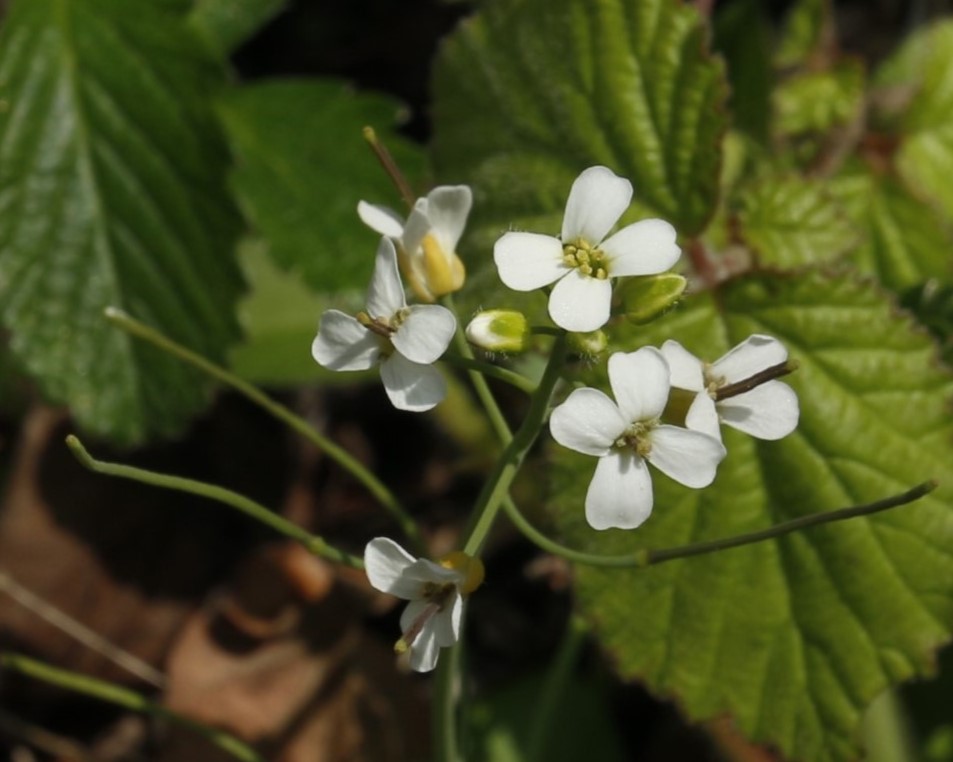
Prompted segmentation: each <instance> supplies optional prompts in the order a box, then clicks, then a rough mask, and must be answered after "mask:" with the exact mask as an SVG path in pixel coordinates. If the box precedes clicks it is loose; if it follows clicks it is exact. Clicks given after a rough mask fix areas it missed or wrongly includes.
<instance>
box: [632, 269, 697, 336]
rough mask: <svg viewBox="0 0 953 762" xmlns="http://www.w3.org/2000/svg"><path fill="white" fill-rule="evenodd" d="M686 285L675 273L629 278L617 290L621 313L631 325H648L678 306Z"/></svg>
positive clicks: (683, 279) (681, 277)
mask: <svg viewBox="0 0 953 762" xmlns="http://www.w3.org/2000/svg"><path fill="white" fill-rule="evenodd" d="M686 283H687V281H686V280H685V278H684V277H683V276H681V275H678V274H677V273H661V274H660V275H643V276H639V277H636V278H629V279H628V280H627V281H626V282H625V284H624V285H623V286H622V287H621V288H620V289H619V296H620V298H621V299H622V312H623V314H624V315H625V316H626V318H627V319H628V320H630V321H631V322H633V323H637V324H641V323H649V322H651V321H652V320H655V318H657V317H661V316H662V315H664V314H665V313H666V312H668V311H669V310H670V309H672V307H674V306H675V305H676V304H678V301H679V299H681V298H682V293H683V292H684V291H685V285H686Z"/></svg>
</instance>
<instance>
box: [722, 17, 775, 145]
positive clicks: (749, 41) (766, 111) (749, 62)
mask: <svg viewBox="0 0 953 762" xmlns="http://www.w3.org/2000/svg"><path fill="white" fill-rule="evenodd" d="M770 31H771V30H770V26H769V24H768V19H767V16H766V15H765V10H764V3H762V2H761V1H760V0H740V1H739V2H734V3H729V4H728V5H727V6H724V7H721V8H719V10H718V12H717V13H716V14H715V26H714V32H715V43H714V45H715V50H717V51H718V52H719V53H721V54H722V55H723V56H724V57H725V61H726V62H727V64H728V79H729V81H730V82H731V104H730V105H731V113H732V116H733V117H734V118H733V124H734V127H736V128H737V129H739V130H743V131H744V132H746V133H748V134H749V135H751V136H752V137H754V138H756V139H758V140H760V141H762V142H765V141H767V139H768V125H769V122H770V117H771V87H772V85H773V84H774V77H773V72H772V70H771V38H770Z"/></svg>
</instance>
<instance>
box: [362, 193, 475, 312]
mask: <svg viewBox="0 0 953 762" xmlns="http://www.w3.org/2000/svg"><path fill="white" fill-rule="evenodd" d="M472 204H473V194H472V193H471V192H470V188H469V187H467V186H466V185H439V186H437V187H436V188H434V189H433V190H432V191H430V193H428V194H427V196H426V198H418V199H417V201H416V203H415V204H414V208H413V211H411V213H410V216H409V217H408V218H407V221H406V222H404V221H403V220H402V219H401V218H400V217H399V216H398V215H397V214H396V213H394V212H393V211H392V210H390V209H387V208H386V207H383V206H375V205H374V204H368V203H367V202H366V201H361V202H360V203H359V204H358V205H357V213H358V215H359V216H360V218H361V220H362V221H363V222H364V224H365V225H367V226H368V227H369V228H371V229H372V230H375V231H377V232H378V233H380V234H381V235H385V236H387V237H389V238H392V239H394V240H395V241H397V243H398V246H399V249H400V251H399V254H400V264H401V267H402V269H403V271H404V275H405V276H406V277H407V281H408V282H409V283H410V286H411V288H412V289H413V290H414V293H415V294H417V296H418V297H419V298H420V299H422V300H424V301H426V302H433V301H435V300H436V299H437V297H439V296H443V295H444V294H449V293H451V292H453V291H457V290H458V289H459V288H460V287H461V286H462V285H463V281H464V279H465V277H466V270H465V269H464V267H463V262H461V261H460V257H458V256H457V254H456V250H457V243H459V241H460V236H461V235H463V229H464V227H465V226H466V224H467V216H468V215H469V214H470V207H471V206H472Z"/></svg>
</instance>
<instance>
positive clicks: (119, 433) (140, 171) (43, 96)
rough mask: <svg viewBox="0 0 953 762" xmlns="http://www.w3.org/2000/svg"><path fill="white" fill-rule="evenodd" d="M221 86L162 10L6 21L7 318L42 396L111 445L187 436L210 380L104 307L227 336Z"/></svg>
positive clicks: (222, 342) (107, 7)
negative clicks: (216, 110) (111, 318)
mask: <svg viewBox="0 0 953 762" xmlns="http://www.w3.org/2000/svg"><path fill="white" fill-rule="evenodd" d="M222 82H223V74H222V72H221V70H220V69H219V68H218V67H217V65H216V64H215V63H214V62H213V61H212V60H211V59H210V58H209V56H208V54H207V53H206V52H205V50H204V48H203V46H202V45H201V44H200V43H199V41H198V40H197V39H196V38H195V37H194V35H193V33H192V32H191V31H190V30H189V29H188V28H187V27H186V25H185V22H184V20H183V18H182V17H181V16H180V15H178V14H177V13H173V12H172V11H171V10H169V8H168V6H167V5H163V4H159V3H137V4H136V9H135V12H134V13H131V12H130V6H129V4H128V3H127V2H124V1H123V0H19V1H18V2H15V3H13V4H12V6H11V8H10V10H9V15H8V16H7V18H6V19H5V25H4V27H3V32H2V39H0V103H2V104H3V111H2V113H0V313H2V320H3V323H4V325H5V326H6V328H7V329H8V330H9V331H10V332H11V347H12V349H13V351H14V353H15V354H16V355H17V356H18V357H19V359H20V361H21V363H22V365H23V366H24V367H25V369H26V370H27V371H28V372H29V373H30V374H32V375H33V376H35V377H36V378H37V379H38V380H39V382H40V384H41V386H42V388H43V389H44V390H45V391H46V393H47V394H48V395H49V397H50V398H52V399H53V400H55V401H57V402H65V403H66V404H68V405H69V406H70V408H71V409H72V412H73V414H74V416H75V417H76V418H77V419H78V420H79V422H80V423H81V424H82V425H83V426H84V427H85V428H87V429H88V430H90V431H92V432H94V433H97V434H101V435H103V436H108V437H111V438H113V439H115V440H117V441H122V442H135V441H140V440H142V439H144V438H145V437H147V436H149V435H151V434H169V433H172V432H175V431H177V430H179V429H181V427H182V426H183V424H184V423H185V422H186V420H187V419H188V417H189V415H190V414H192V413H194V412H195V411H196V410H198V409H199V408H200V407H201V406H202V404H203V403H204V401H205V400H206V396H207V394H206V392H207V389H206V387H205V385H204V384H203V383H202V382H200V381H198V380H197V379H196V377H195V376H194V375H193V374H192V372H190V371H188V370H186V369H185V368H183V366H182V365H181V364H180V363H179V362H178V361H176V360H172V359H168V358H166V357H164V356H160V355H159V354H158V352H157V351H155V350H152V349H151V348H148V347H145V346H144V345H142V344H141V343H138V342H135V341H134V340H132V339H130V338H129V337H127V336H125V335H123V334H121V333H120V332H119V331H117V330H116V329H114V328H112V327H110V325H109V324H108V323H106V322H105V321H104V320H103V317H102V311H103V308H104V307H106V306H107V305H114V306H117V307H121V308H123V309H125V310H126V311H127V312H129V313H131V314H132V315H134V316H135V317H137V318H139V319H140V320H143V321H144V322H147V323H150V324H152V325H154V326H156V327H158V328H159V329H161V330H163V331H164V332H166V333H167V334H169V335H170V336H172V337H173V338H175V339H176V340H178V341H180V342H183V343H185V344H187V345H189V346H191V347H193V348H194V349H196V350H197V351H199V352H201V353H202V354H204V355H208V356H210V357H213V358H220V357H221V356H222V354H223V352H224V349H225V347H226V345H227V344H229V343H230V342H232V341H233V340H234V339H235V338H236V334H237V327H236V323H235V319H234V303H235V300H236V298H237V296H238V292H239V289H240V277H239V273H238V268H237V266H236V265H235V263H234V261H233V258H232V243H233V241H234V238H235V236H236V234H237V231H238V225H239V218H238V216H237V214H236V213H235V211H234V210H233V208H232V206H231V203H230V202H229V200H228V196H227V194H226V192H225V182H224V176H225V171H226V167H227V162H228V157H227V152H226V149H225V145H224V142H223V141H222V140H221V137H220V135H219V130H218V127H217V123H216V121H215V118H214V114H213V113H212V111H211V110H210V109H209V108H208V106H207V103H208V101H209V98H210V96H211V95H212V94H213V93H214V92H215V91H216V90H217V88H218V87H220V85H221V84H222Z"/></svg>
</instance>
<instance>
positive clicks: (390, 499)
mask: <svg viewBox="0 0 953 762" xmlns="http://www.w3.org/2000/svg"><path fill="white" fill-rule="evenodd" d="M105 315H106V319H107V320H109V321H110V322H111V323H112V324H113V325H115V326H117V327H118V328H121V329H122V330H124V331H125V332H126V333H128V334H129V335H131V336H135V337H136V338H139V339H142V340H144V341H147V342H149V343H150V344H152V345H153V346H154V347H157V348H158V349H161V350H162V351H164V352H168V353H169V354H170V355H173V356H174V357H177V358H179V359H180V360H182V361H184V362H186V363H188V364H189V365H191V366H192V367H193V368H196V369H198V370H200V371H202V372H203V373H205V374H206V375H208V376H210V377H212V378H214V379H216V380H217V381H221V382H222V383H223V384H226V385H227V386H230V387H231V388H232V389H234V390H235V391H237V392H238V393H239V394H242V395H244V396H245V397H246V398H247V399H249V400H251V401H252V402H254V403H255V404H256V405H258V406H259V407H260V408H262V409H263V410H264V411H265V412H267V413H269V414H270V415H272V416H273V417H275V418H277V419H278V420H279V421H281V422H282V423H284V424H285V425H287V426H288V427H289V428H291V429H292V430H294V431H296V432H297V433H298V434H300V435H301V436H303V437H304V438H305V439H307V440H308V441H309V442H311V443H312V444H314V445H315V446H316V447H318V448H319V449H320V450H322V451H323V452H324V453H325V454H326V455H327V456H328V457H329V458H331V460H333V461H334V462H335V463H337V464H338V465H339V466H341V468H343V469H344V470H345V471H347V472H348V473H349V474H351V476H353V477H354V478H355V479H357V480H358V481H359V482H361V483H362V484H363V485H364V486H365V487H366V488H367V490H368V492H370V493H371V494H372V495H373V496H374V497H375V498H376V499H377V501H378V502H379V503H380V504H381V505H382V506H383V507H384V508H385V509H386V510H387V511H389V512H390V514H391V515H392V516H393V517H394V519H395V520H396V521H397V523H398V524H399V525H400V528H401V530H403V532H404V534H405V535H406V536H407V537H408V538H409V539H410V540H411V541H412V542H413V544H414V546H415V550H416V551H417V552H418V553H419V554H420V555H424V554H425V549H426V546H425V544H424V541H423V537H422V536H421V534H420V530H419V528H418V527H417V524H416V523H415V522H414V520H413V519H412V518H411V517H410V516H409V515H408V514H407V512H406V511H405V510H404V508H403V506H401V504H400V502H399V501H398V500H397V498H396V497H395V496H394V494H393V493H392V492H391V491H390V490H389V489H387V487H386V486H385V485H384V483H383V482H381V481H380V479H378V478H377V477H376V476H375V475H374V474H373V473H372V472H371V471H370V470H369V469H368V468H366V467H365V466H364V465H363V464H362V463H361V462H360V461H358V460H357V459H356V458H354V457H353V456H352V455H351V454H350V453H348V452H347V450H345V449H344V448H342V447H339V446H338V445H336V444H335V443H334V442H332V441H331V440H330V439H328V438H327V437H326V436H324V435H323V434H321V433H320V432H319V431H317V430H316V429H315V428H314V427H313V426H311V424H309V423H308V422H307V421H306V420H304V418H301V417H300V416H298V415H295V414H294V413H293V412H291V410H289V409H288V408H287V407H285V406H284V405H282V404H280V403H278V402H275V400H273V399H271V398H270V397H269V396H268V395H266V394H265V393H263V392H262V391H261V390H260V389H258V388H256V387H255V386H252V385H251V384H249V383H248V382H247V381H243V380H242V379H240V378H239V377H238V376H236V375H235V374H234V373H230V372H229V371H227V370H225V369H224V368H222V367H220V366H218V365H215V363H212V362H210V361H209V360H206V359H205V358H204V357H202V356H201V355H198V354H196V353H195V352H193V351H191V350H189V349H186V348H185V347H183V346H182V345H181V344H177V343H176V342H174V341H172V339H170V338H168V337H167V336H165V335H163V334H161V333H159V331H157V330H156V329H154V328H151V327H150V326H147V325H145V324H144V323H140V322H139V321H138V320H136V319H135V318H133V317H131V316H130V315H128V314H126V313H125V312H123V311H122V310H120V309H116V308H115V307H107V308H106V310H105Z"/></svg>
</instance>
